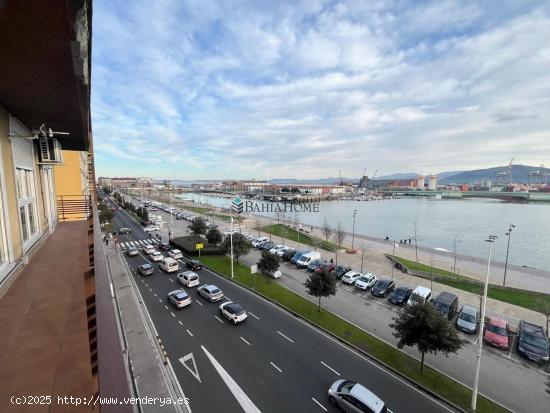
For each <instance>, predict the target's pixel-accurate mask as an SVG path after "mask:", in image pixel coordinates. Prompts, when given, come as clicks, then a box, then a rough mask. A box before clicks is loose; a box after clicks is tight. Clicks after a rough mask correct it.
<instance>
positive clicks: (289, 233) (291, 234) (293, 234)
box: [256, 224, 338, 252]
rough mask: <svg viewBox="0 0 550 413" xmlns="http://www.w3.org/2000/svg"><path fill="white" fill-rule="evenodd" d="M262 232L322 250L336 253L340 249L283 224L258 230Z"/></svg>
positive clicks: (328, 242)
mask: <svg viewBox="0 0 550 413" xmlns="http://www.w3.org/2000/svg"><path fill="white" fill-rule="evenodd" d="M256 229H259V230H260V231H263V232H267V233H268V234H272V235H276V236H278V237H282V238H286V239H289V240H291V241H296V242H298V243H302V244H306V245H310V246H312V247H317V248H322V249H324V250H327V251H331V252H335V251H336V248H337V247H338V246H337V245H336V244H334V243H332V242H330V241H325V240H323V239H321V238H317V237H313V236H311V235H308V234H304V233H303V232H301V231H296V230H295V229H294V228H291V227H289V226H288V225H283V224H272V225H266V226H264V227H260V228H256Z"/></svg>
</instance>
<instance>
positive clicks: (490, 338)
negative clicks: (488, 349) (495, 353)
mask: <svg viewBox="0 0 550 413" xmlns="http://www.w3.org/2000/svg"><path fill="white" fill-rule="evenodd" d="M509 334H510V331H509V329H508V322H507V321H506V320H503V319H501V318H498V317H489V320H488V321H487V323H486V324H485V331H484V332H483V341H484V342H485V343H487V344H489V345H490V346H493V347H497V348H500V349H502V350H508V348H509V346H510V343H509V339H510V337H509Z"/></svg>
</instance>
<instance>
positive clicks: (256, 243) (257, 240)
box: [252, 237, 269, 248]
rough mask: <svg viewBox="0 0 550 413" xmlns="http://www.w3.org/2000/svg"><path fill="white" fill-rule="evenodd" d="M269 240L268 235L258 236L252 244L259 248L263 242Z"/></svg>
mask: <svg viewBox="0 0 550 413" xmlns="http://www.w3.org/2000/svg"><path fill="white" fill-rule="evenodd" d="M267 241H269V238H267V237H258V238H256V239H254V240H253V241H252V246H253V247H254V248H258V247H259V246H260V244H261V243H263V242H267Z"/></svg>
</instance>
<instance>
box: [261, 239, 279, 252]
mask: <svg viewBox="0 0 550 413" xmlns="http://www.w3.org/2000/svg"><path fill="white" fill-rule="evenodd" d="M275 246H276V244H274V243H273V242H269V241H268V242H264V243H263V244H260V247H259V248H260V249H261V250H264V251H269V250H270V249H271V248H273V247H275Z"/></svg>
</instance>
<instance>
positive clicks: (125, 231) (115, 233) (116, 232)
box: [113, 228, 132, 235]
mask: <svg viewBox="0 0 550 413" xmlns="http://www.w3.org/2000/svg"><path fill="white" fill-rule="evenodd" d="M131 232H132V230H131V229H130V228H120V229H119V230H118V231H115V232H113V234H114V235H117V234H130V233H131Z"/></svg>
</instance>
